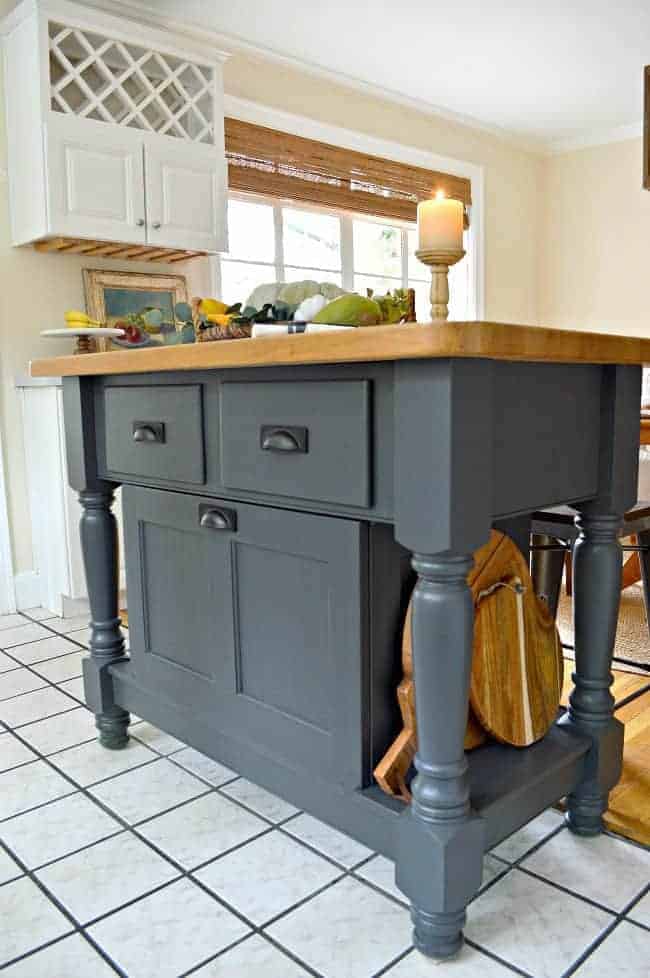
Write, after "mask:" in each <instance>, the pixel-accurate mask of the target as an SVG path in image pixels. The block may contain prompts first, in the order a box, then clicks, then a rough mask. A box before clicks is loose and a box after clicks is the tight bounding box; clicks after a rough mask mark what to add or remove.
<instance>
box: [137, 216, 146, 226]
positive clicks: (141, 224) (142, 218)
mask: <svg viewBox="0 0 650 978" xmlns="http://www.w3.org/2000/svg"><path fill="white" fill-rule="evenodd" d="M135 223H136V226H137V227H139V228H143V227H144V217H139V218H138V219H137V221H136V222H135Z"/></svg>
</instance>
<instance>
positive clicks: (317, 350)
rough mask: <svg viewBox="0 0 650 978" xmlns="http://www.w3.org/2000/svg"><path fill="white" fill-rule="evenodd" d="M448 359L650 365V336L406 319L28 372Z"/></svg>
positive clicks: (96, 357)
mask: <svg viewBox="0 0 650 978" xmlns="http://www.w3.org/2000/svg"><path fill="white" fill-rule="evenodd" d="M71 339H72V337H71ZM446 357H481V358H487V359H492V360H526V361H538V362H540V361H542V362H544V361H546V362H549V363H618V364H649V365H650V339H641V338H640V337H631V336H630V337H628V336H616V335H609V334H604V333H589V332H584V331H570V330H562V329H549V328H547V327H541V326H515V325H510V324H506V323H487V322H446V323H406V324H402V325H397V326H370V327H366V328H363V329H354V330H342V331H337V332H332V333H331V334H323V333H315V334H313V335H312V334H301V335H297V336H296V335H292V336H274V337H273V338H268V339H267V338H261V339H240V340H220V341H215V342H209V343H191V344H186V345H183V346H170V347H161V348H159V349H153V348H150V347H146V348H144V349H140V350H132V351H131V350H117V351H115V352H110V353H87V354H78V355H68V356H60V357H48V358H47V359H43V360H34V361H33V362H32V363H31V365H30V371H31V375H32V377H52V376H55V377H62V376H89V375H93V374H137V373H151V372H157V371H170V370H200V369H204V370H205V369H211V368H222V369H223V368H227V367H263V366H272V365H273V366H280V365H291V364H308V363H367V362H372V361H379V360H417V359H427V358H446Z"/></svg>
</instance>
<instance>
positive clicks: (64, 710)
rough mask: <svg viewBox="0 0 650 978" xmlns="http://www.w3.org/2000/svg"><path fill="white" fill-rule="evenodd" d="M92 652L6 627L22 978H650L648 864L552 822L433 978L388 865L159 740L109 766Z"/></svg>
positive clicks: (68, 626)
mask: <svg viewBox="0 0 650 978" xmlns="http://www.w3.org/2000/svg"><path fill="white" fill-rule="evenodd" d="M87 636H88V632H87V629H86V623H85V621H84V620H83V619H81V618H78V619H71V620H68V621H67V622H62V621H61V620H60V619H52V618H51V617H48V616H47V615H46V614H45V613H44V612H42V611H40V610H39V609H34V610H33V611H32V612H30V614H29V617H25V616H21V615H11V616H5V618H0V649H1V650H3V651H0V970H2V971H3V973H4V974H6V975H7V978H110V976H111V975H115V974H117V975H121V976H123V978H124V976H126V978H180V976H186V975H190V974H191V975H196V976H198V978H306V976H321V978H378V976H380V975H382V976H383V975H386V976H387V978H434V976H435V978H446V976H447V975H449V978H508V976H512V975H516V974H518V975H520V976H526V978H568V976H569V975H576V978H648V976H650V964H649V962H650V851H648V850H646V849H643V848H641V847H640V846H636V845H634V844H632V843H629V842H626V841H624V840H621V839H618V838H616V837H614V836H611V835H609V834H607V835H603V836H600V837H599V838H598V839H593V840H584V839H578V838H576V837H575V836H573V835H571V834H570V833H569V832H568V830H567V829H566V828H565V827H564V825H563V822H562V819H561V817H560V816H559V815H558V814H557V813H556V812H552V811H549V812H546V813H544V814H543V815H541V816H540V817H539V818H537V819H535V821H534V822H532V823H530V824H529V825H528V826H526V827H525V828H524V829H522V830H521V831H520V832H517V833H516V834H515V835H514V836H512V837H511V838H510V839H507V840H505V841H504V842H502V843H501V844H500V845H499V846H497V847H496V849H495V850H494V851H493V853H491V854H489V855H488V856H486V859H485V864H484V885H483V889H482V891H481V893H480V894H479V895H478V897H477V898H476V899H475V900H474V901H473V903H472V905H471V906H470V908H469V914H468V923H467V927H466V936H467V943H466V946H465V948H464V949H463V951H462V953H461V954H460V956H459V957H458V958H456V959H455V960H454V961H452V962H446V963H443V964H436V963H434V962H431V961H427V960H425V959H424V958H422V957H421V956H420V955H419V954H418V953H417V952H415V951H414V950H413V949H412V948H411V935H410V922H409V915H408V910H407V908H406V906H405V905H404V902H403V897H402V895H401V893H400V892H399V890H397V888H396V887H395V884H394V872H393V866H392V864H391V863H390V862H389V860H387V859H385V858H384V857H382V856H377V855H375V854H374V853H372V852H370V850H368V849H366V848H365V847H364V846H362V845H360V844H359V843H358V842H355V841H354V840H352V839H349V838H347V837H346V836H344V835H342V834H341V833H340V832H336V831H335V830H333V829H331V828H329V827H328V826H326V825H324V824H322V823H321V822H319V821H318V820H317V819H314V818H313V817H312V816H310V815H305V814H302V813H300V812H298V811H297V810H296V809H295V808H294V807H293V806H291V805H289V804H288V803H287V802H285V801H283V800H282V799H280V798H276V797H275V796H274V795H272V794H270V793H269V792H268V791H264V790H263V789H261V788H259V787H257V786H256V785H253V784H251V783H250V782H249V781H246V780H245V779H244V778H239V777H238V776H237V773H236V772H234V771H231V770H229V769H228V768H226V767H224V766H223V765H221V764H218V763H217V762H215V761H212V760H211V759H209V758H207V757H204V756H203V755H202V754H199V753H198V752H197V751H196V750H193V749H192V748H189V747H186V746H185V745H183V744H182V743H181V742H180V741H178V740H176V739H175V738H173V737H171V736H170V735H168V734H166V733H163V732H162V731H159V730H157V729H156V728H155V727H153V726H152V725H151V724H149V723H145V722H142V721H140V722H136V723H134V724H133V726H132V731H131V732H132V735H133V736H132V739H131V741H130V743H129V746H128V747H127V748H126V749H125V750H123V751H107V750H104V749H103V748H101V747H100V746H99V744H98V743H97V741H96V740H95V731H94V728H93V722H92V717H91V716H90V714H89V713H88V712H87V711H86V710H85V708H84V707H83V692H82V686H81V683H80V678H79V677H80V672H81V658H82V654H83V651H84V650H83V645H84V643H85V642H86V641H87Z"/></svg>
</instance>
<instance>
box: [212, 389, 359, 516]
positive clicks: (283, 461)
mask: <svg viewBox="0 0 650 978" xmlns="http://www.w3.org/2000/svg"><path fill="white" fill-rule="evenodd" d="M371 387H372V385H371V382H370V381H367V380H342V381H302V382H296V381H290V382H285V381H278V382H260V383H255V382H224V383H222V385H221V393H220V400H221V410H220V419H221V475H222V480H223V484H224V485H225V486H227V487H228V488H231V489H245V490H257V491H264V492H266V493H271V494H274V495H281V496H292V497H294V498H301V499H313V500H318V501H322V502H332V503H341V504H344V505H349V506H363V507H367V506H369V505H370V504H371V495H372V480H371V459H370V437H371V407H372V406H371V393H372V391H371Z"/></svg>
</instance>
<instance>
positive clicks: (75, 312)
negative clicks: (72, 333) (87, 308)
mask: <svg viewBox="0 0 650 978" xmlns="http://www.w3.org/2000/svg"><path fill="white" fill-rule="evenodd" d="M65 321H66V323H67V325H68V326H75V327H78V326H101V323H100V322H98V321H97V320H96V319H92V318H91V317H90V316H89V315H88V314H87V313H85V312H81V310H79V309H68V311H67V312H66V314H65Z"/></svg>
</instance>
